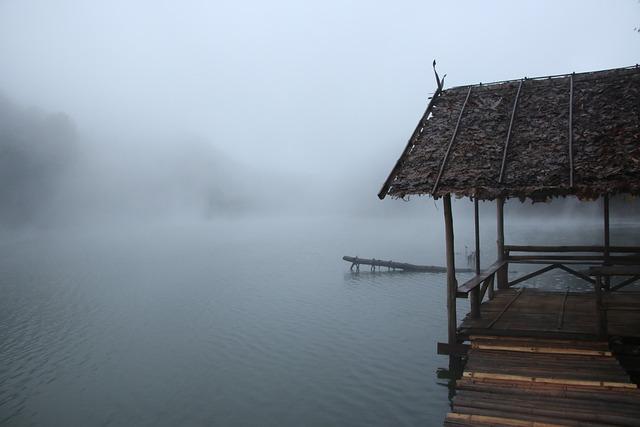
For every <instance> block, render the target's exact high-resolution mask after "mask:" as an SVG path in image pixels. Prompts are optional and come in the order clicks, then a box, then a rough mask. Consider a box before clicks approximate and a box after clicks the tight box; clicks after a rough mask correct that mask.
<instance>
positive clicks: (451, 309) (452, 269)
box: [443, 194, 458, 344]
mask: <svg viewBox="0 0 640 427" xmlns="http://www.w3.org/2000/svg"><path fill="white" fill-rule="evenodd" d="M443 202H444V230H445V242H446V251H447V315H448V338H449V344H457V327H458V321H457V318H456V291H457V290H458V283H457V281H456V263H455V249H454V237H453V213H452V211H451V195H450V194H446V195H445V196H444V197H443Z"/></svg>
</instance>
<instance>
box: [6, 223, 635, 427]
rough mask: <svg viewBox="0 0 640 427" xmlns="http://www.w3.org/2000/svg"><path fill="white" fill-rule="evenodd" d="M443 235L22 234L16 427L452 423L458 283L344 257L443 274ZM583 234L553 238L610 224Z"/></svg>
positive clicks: (10, 330) (335, 227)
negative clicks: (452, 306) (442, 345)
mask: <svg viewBox="0 0 640 427" xmlns="http://www.w3.org/2000/svg"><path fill="white" fill-rule="evenodd" d="M487 227H488V226H487ZM441 228H442V224H441V222H440V221H437V222H434V223H432V224H431V226H429V222H428V221H415V222H411V221H408V222H404V223H402V224H397V223H391V222H390V221H384V220H369V221H363V222H356V221H350V220H336V219H335V218H317V219H304V220H303V219H272V220H269V219H266V220H256V219H254V220H242V221H240V220H238V221H232V220H220V221H212V222H206V223H198V224H190V225H184V224H183V223H180V222H176V223H163V224H155V225H154V224H150V225H145V226H138V227H131V226H122V227H120V228H118V227H112V228H108V229H93V230H88V229H82V230H57V231H38V232H32V233H29V234H26V235H25V234H22V235H16V236H9V237H7V238H5V239H4V241H3V242H2V246H1V247H0V292H1V295H2V298H0V424H3V425H8V426H23V425H67V426H69V425H90V426H91V425H143V426H144V425H154V426H156V425H221V426H231V425H233V426H266V425H273V426H287V425H296V426H297V425H309V426H326V425H344V426H359V425H360V426H365V425H366V426H370V425H379V426H385V425H425V426H429V425H438V424H440V423H441V422H442V419H443V417H444V415H445V413H446V412H447V410H448V406H449V401H448V389H447V381H446V380H445V379H439V378H438V375H437V372H438V370H439V369H440V368H445V367H447V365H448V359H446V358H444V357H441V356H437V355H436V342H438V341H444V340H445V338H446V323H445V319H446V315H445V307H444V298H445V285H444V284H445V277H444V275H441V274H423V273H416V274H410V273H393V272H391V273H387V272H377V273H371V272H368V271H362V272H361V273H360V274H352V273H350V271H349V268H348V265H347V264H346V263H344V262H343V261H341V259H340V258H341V256H342V255H347V254H349V255H358V256H361V257H377V258H387V259H389V258H392V259H397V260H401V261H408V262H416V263H431V264H442V263H443V244H442V242H443V240H442V230H441ZM488 229H489V228H488ZM457 230H459V232H458V233H459V234H458V235H457V244H458V247H459V248H464V245H472V240H471V239H472V237H471V236H472V235H471V234H470V233H468V229H465V227H464V226H462V227H461V228H460V226H459V227H458V229H457ZM491 230H492V228H490V229H489V231H488V232H487V233H484V234H488V235H489V236H490V235H491V233H490V231H491ZM581 230H582V231H583V232H582V233H581V234H579V235H578V237H577V240H576V235H575V233H571V232H567V231H564V232H563V233H560V234H558V233H551V234H549V233H547V235H546V236H547V237H551V238H552V239H551V240H553V238H556V239H563V238H566V237H567V236H573V242H575V243H584V242H589V243H599V240H597V239H598V238H599V237H600V236H601V234H600V230H599V229H598V228H597V227H596V226H594V227H591V228H588V227H587V228H586V231H584V230H585V228H584V227H582V228H581ZM625 230H626V229H625ZM625 230H622V229H621V230H619V231H618V232H617V236H618V239H624V238H625V236H626V235H627V232H626V231H625ZM483 237H484V236H483ZM543 237H544V236H541V234H540V232H539V231H537V229H535V228H532V227H530V226H523V227H519V228H518V227H516V228H515V229H514V230H510V231H509V232H508V239H514V240H518V239H520V240H519V241H513V243H525V242H529V243H549V241H548V240H549V239H547V241H545V239H544V238H543ZM494 239H495V237H494V236H491V237H489V238H485V239H484V240H483V248H485V249H486V253H487V254H488V253H490V252H491V250H492V248H493V241H495V240H494ZM522 239H526V240H524V241H523V240H522ZM594 239H595V240H594ZM537 240H542V242H537ZM552 243H553V242H552ZM460 252H461V253H460V254H459V255H460V256H459V263H463V261H462V260H463V259H464V257H463V254H462V249H460ZM492 261H493V254H491V256H489V255H487V258H486V262H484V260H483V264H488V263H490V262H492ZM464 277H465V276H464V275H462V276H461V279H460V280H462V279H463V278H464ZM558 277H560V276H558ZM562 278H563V279H566V275H564V276H562ZM552 282H553V281H552ZM557 283H558V286H560V287H564V286H565V284H566V282H565V281H562V280H560V279H558V281H557ZM532 285H533V286H536V282H534V283H532ZM466 310H467V308H466V305H465V303H464V302H462V303H459V311H460V312H461V313H462V314H464V313H466Z"/></svg>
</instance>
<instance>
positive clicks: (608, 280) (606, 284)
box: [604, 194, 611, 290]
mask: <svg viewBox="0 0 640 427" xmlns="http://www.w3.org/2000/svg"><path fill="white" fill-rule="evenodd" d="M610 243H611V242H610V240H609V195H608V194H605V195H604V265H610V264H611V263H610V260H609V256H610V254H611V249H610V247H611V245H610ZM604 287H605V289H607V290H608V289H609V288H611V278H610V277H609V276H606V277H605V278H604Z"/></svg>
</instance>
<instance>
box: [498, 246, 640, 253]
mask: <svg viewBox="0 0 640 427" xmlns="http://www.w3.org/2000/svg"><path fill="white" fill-rule="evenodd" d="M504 248H505V250H508V251H510V252H595V253H603V252H604V249H605V247H604V246H598V245H595V246H535V245H505V246H504ZM609 251H610V252H611V253H640V246H609Z"/></svg>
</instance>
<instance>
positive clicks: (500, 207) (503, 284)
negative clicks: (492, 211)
mask: <svg viewBox="0 0 640 427" xmlns="http://www.w3.org/2000/svg"><path fill="white" fill-rule="evenodd" d="M496 225H497V245H498V261H506V254H505V249H504V199H503V198H502V197H498V198H497V199H496ZM508 269H509V267H508V266H505V268H504V270H501V271H499V272H498V273H497V274H498V289H506V288H508V287H509V283H508V275H507V270H508Z"/></svg>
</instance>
